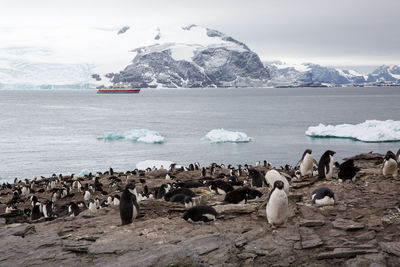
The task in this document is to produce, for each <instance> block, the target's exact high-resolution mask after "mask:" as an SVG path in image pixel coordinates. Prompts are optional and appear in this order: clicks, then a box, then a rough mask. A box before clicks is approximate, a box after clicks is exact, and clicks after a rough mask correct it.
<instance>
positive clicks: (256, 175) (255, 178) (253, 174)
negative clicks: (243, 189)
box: [249, 169, 265, 187]
mask: <svg viewBox="0 0 400 267" xmlns="http://www.w3.org/2000/svg"><path fill="white" fill-rule="evenodd" d="M249 178H251V186H254V187H262V186H263V182H264V180H265V179H264V176H263V175H262V174H261V173H260V172H259V171H258V170H256V169H249Z"/></svg>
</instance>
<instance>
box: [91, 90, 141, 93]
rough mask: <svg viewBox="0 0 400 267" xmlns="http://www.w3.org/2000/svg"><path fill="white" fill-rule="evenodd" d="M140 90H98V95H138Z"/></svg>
mask: <svg viewBox="0 0 400 267" xmlns="http://www.w3.org/2000/svg"><path fill="white" fill-rule="evenodd" d="M139 92H140V89H99V90H98V91H97V93H98V94H138V93H139Z"/></svg>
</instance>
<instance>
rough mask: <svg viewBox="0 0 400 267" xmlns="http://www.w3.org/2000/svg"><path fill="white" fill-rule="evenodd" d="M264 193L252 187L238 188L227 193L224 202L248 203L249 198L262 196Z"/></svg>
mask: <svg viewBox="0 0 400 267" xmlns="http://www.w3.org/2000/svg"><path fill="white" fill-rule="evenodd" d="M261 196H262V193H261V192H260V191H258V190H255V189H251V188H246V187H242V188H238V189H235V190H233V191H231V192H229V193H228V194H226V195H225V199H224V202H226V203H231V204H239V203H240V204H241V203H247V200H249V199H254V198H256V197H261Z"/></svg>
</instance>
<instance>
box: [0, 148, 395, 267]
mask: <svg viewBox="0 0 400 267" xmlns="http://www.w3.org/2000/svg"><path fill="white" fill-rule="evenodd" d="M353 159H354V163H355V165H356V166H357V167H359V168H360V169H361V171H360V172H358V173H357V176H356V179H355V181H354V182H352V181H345V182H343V183H340V182H339V181H338V180H337V179H335V178H334V179H332V180H323V181H318V180H317V179H316V178H315V177H314V178H307V179H302V180H297V179H292V180H291V182H290V193H289V196H288V197H289V210H290V214H289V219H288V221H287V222H286V224H285V225H284V226H283V227H279V228H277V229H273V228H271V226H270V225H269V224H268V223H267V219H266V212H265V205H266V199H267V198H268V192H269V189H268V188H266V187H262V188H258V189H259V190H260V191H261V192H262V193H263V196H262V197H261V198H258V199H255V200H249V201H248V203H247V204H224V203H223V199H224V197H223V196H222V195H216V194H214V193H213V192H211V191H210V190H209V189H208V188H206V187H199V188H194V189H192V190H193V191H194V192H195V193H196V195H197V196H198V197H197V200H196V201H197V202H201V203H204V204H208V205H211V206H213V207H214V208H215V209H216V210H217V212H218V213H219V214H220V216H219V217H218V219H217V220H216V221H215V222H211V223H203V224H191V223H188V222H186V221H185V220H183V219H182V215H183V212H184V211H185V207H184V205H181V204H179V203H178V204H177V203H171V202H166V201H165V200H164V199H146V200H143V201H141V202H140V203H139V206H140V217H139V218H137V219H136V220H134V222H133V223H132V224H129V225H124V226H121V220H120V216H119V209H118V207H117V206H110V207H104V208H101V209H98V210H97V211H95V212H92V211H90V210H88V209H86V210H82V211H81V212H80V214H79V215H78V216H75V217H70V216H66V217H61V218H55V219H52V220H46V219H45V218H41V219H39V220H36V221H31V220H30V218H29V217H28V216H26V215H24V214H23V213H21V212H18V211H13V212H11V213H7V214H6V213H4V211H5V209H6V203H8V202H9V201H10V199H11V198H12V196H13V195H12V189H2V190H1V191H0V192H1V196H0V266H54V265H57V266H66V265H69V266H92V265H95V266H96V265H99V266H100V265H101V266H400V212H399V210H397V206H398V204H399V198H400V195H399V192H400V180H399V179H398V178H397V179H395V178H388V177H384V176H383V175H382V172H381V166H382V162H383V156H382V155H380V154H376V153H367V154H361V155H357V156H355V157H353ZM254 168H256V169H257V170H259V171H264V172H265V171H267V169H268V167H264V166H254ZM200 172H201V170H194V171H179V170H175V171H173V172H170V174H171V175H173V176H175V177H176V178H173V180H171V181H166V180H165V176H166V174H167V173H168V170H155V171H150V172H146V173H145V174H144V176H143V175H142V176H139V175H132V174H128V175H127V174H126V173H117V174H115V173H114V176H117V177H118V178H119V179H120V180H121V182H119V184H120V185H121V187H123V186H124V185H125V184H126V183H127V181H135V184H136V185H137V190H138V192H141V190H142V188H141V187H142V186H143V185H147V186H148V188H149V189H150V191H151V190H152V189H153V188H155V187H156V186H160V185H161V184H162V183H166V182H171V183H172V182H174V180H175V179H180V180H182V181H189V180H192V181H195V180H200V179H201V175H200ZM221 173H225V174H229V170H228V169H225V168H218V169H217V170H216V173H215V175H214V177H217V176H218V175H219V174H221ZM285 175H286V174H285ZM110 176H111V175H110V174H102V175H101V176H100V180H99V181H100V182H101V183H102V184H103V185H104V186H103V189H104V190H105V191H107V193H109V194H110V195H114V194H115V188H116V187H108V186H107V185H108V184H109V183H110V179H109V178H110ZM334 177H337V174H336V175H335V174H334ZM48 179H51V178H48ZM66 179H68V178H66ZM140 179H145V181H146V183H141V181H140ZM239 179H240V180H242V181H243V180H245V179H246V175H245V174H244V173H243V175H242V176H241V177H239ZM142 182H143V180H142ZM84 183H89V184H92V183H93V180H90V181H89V180H84ZM319 186H326V187H329V188H330V189H332V190H333V191H334V193H335V198H336V201H337V204H336V205H334V206H325V207H316V206H313V205H312V204H311V192H312V191H313V190H314V189H315V188H317V187H319ZM116 194H120V193H116ZM31 195H32V194H31ZM31 195H29V196H26V198H25V200H26V201H25V202H21V203H19V204H18V205H17V206H18V210H24V209H25V208H28V207H31V206H30V205H31V204H30V201H29V197H30V196H31ZM35 195H36V196H37V197H38V198H39V200H40V199H42V200H43V199H50V198H51V195H50V193H48V192H43V193H38V192H36V193H35ZM94 197H97V198H99V199H100V201H103V200H105V199H106V197H107V196H105V195H103V194H101V193H100V192H95V193H94V194H93V195H92V198H94ZM79 200H83V194H82V193H81V192H79V191H78V190H76V192H74V194H73V195H71V196H70V197H65V198H62V199H59V200H57V203H58V204H60V205H62V204H67V203H69V202H71V201H75V202H77V201H79Z"/></svg>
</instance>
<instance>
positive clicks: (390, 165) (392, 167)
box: [382, 151, 398, 178]
mask: <svg viewBox="0 0 400 267" xmlns="http://www.w3.org/2000/svg"><path fill="white" fill-rule="evenodd" d="M397 170H398V163H397V161H396V156H395V154H394V153H393V152H392V151H388V152H386V155H385V160H384V161H383V168H382V173H383V175H384V176H386V175H392V176H393V177H394V178H396V177H397Z"/></svg>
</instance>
